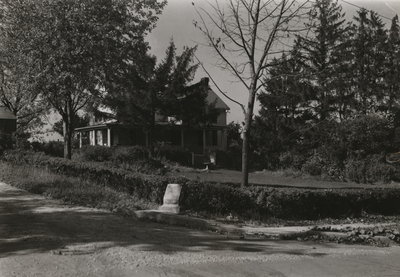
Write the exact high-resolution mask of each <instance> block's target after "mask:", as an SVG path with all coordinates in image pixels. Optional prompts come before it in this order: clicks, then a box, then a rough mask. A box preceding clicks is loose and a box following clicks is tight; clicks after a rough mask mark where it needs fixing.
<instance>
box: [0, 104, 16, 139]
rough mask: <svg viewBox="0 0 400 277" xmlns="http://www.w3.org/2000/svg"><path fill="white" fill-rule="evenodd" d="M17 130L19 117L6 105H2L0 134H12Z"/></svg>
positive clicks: (0, 107) (0, 109)
mask: <svg viewBox="0 0 400 277" xmlns="http://www.w3.org/2000/svg"><path fill="white" fill-rule="evenodd" d="M16 130H17V117H16V116H15V115H14V114H13V113H12V112H11V111H10V110H9V109H8V108H6V107H3V106H0V134H7V135H10V134H12V133H14V132H15V131H16Z"/></svg>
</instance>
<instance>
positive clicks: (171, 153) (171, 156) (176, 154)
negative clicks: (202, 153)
mask: <svg viewBox="0 0 400 277" xmlns="http://www.w3.org/2000/svg"><path fill="white" fill-rule="evenodd" d="M155 153H156V155H157V156H158V157H159V158H163V159H166V160H168V161H171V162H176V163H179V164H181V165H185V166H191V165H192V152H190V151H188V150H183V149H179V148H166V147H160V148H158V149H156V150H155Z"/></svg>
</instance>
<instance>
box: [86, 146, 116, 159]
mask: <svg viewBox="0 0 400 277" xmlns="http://www.w3.org/2000/svg"><path fill="white" fill-rule="evenodd" d="M80 153H81V159H82V160H84V161H93V162H104V161H109V160H111V157H112V155H113V151H112V149H111V148H110V147H107V146H99V145H95V146H92V145H85V146H83V147H82V148H81V149H80Z"/></svg>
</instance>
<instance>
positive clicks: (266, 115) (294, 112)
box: [252, 41, 313, 167]
mask: <svg viewBox="0 0 400 277" xmlns="http://www.w3.org/2000/svg"><path fill="white" fill-rule="evenodd" d="M272 64H273V65H274V66H273V67H272V68H271V69H270V76H269V78H268V79H267V80H265V87H264V91H263V92H262V93H261V94H260V95H259V97H258V100H259V101H260V104H261V109H260V112H259V115H258V116H257V117H256V118H255V122H254V125H255V128H254V133H253V135H252V143H253V144H254V149H257V150H256V151H257V152H258V153H257V154H258V155H262V156H264V157H268V163H269V164H270V166H269V167H271V166H272V164H273V163H274V162H275V163H276V161H277V159H278V157H279V154H280V153H281V152H284V151H288V150H289V149H290V148H291V147H293V146H294V145H295V144H296V142H297V140H298V139H299V136H300V132H299V130H300V129H302V128H304V126H305V124H306V121H307V120H309V119H312V118H313V115H312V110H311V109H310V100H311V98H310V85H309V83H308V78H305V76H304V73H305V71H304V57H303V56H302V53H301V51H300V45H299V42H298V41H296V43H295V46H294V48H293V49H292V50H291V52H290V53H289V55H282V57H281V58H279V59H274V61H273V62H272Z"/></svg>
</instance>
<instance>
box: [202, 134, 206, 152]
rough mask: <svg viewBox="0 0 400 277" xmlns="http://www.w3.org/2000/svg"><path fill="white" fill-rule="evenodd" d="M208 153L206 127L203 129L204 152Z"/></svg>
mask: <svg viewBox="0 0 400 277" xmlns="http://www.w3.org/2000/svg"><path fill="white" fill-rule="evenodd" d="M205 153H206V129H205V128H204V129H203V154H205Z"/></svg>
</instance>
